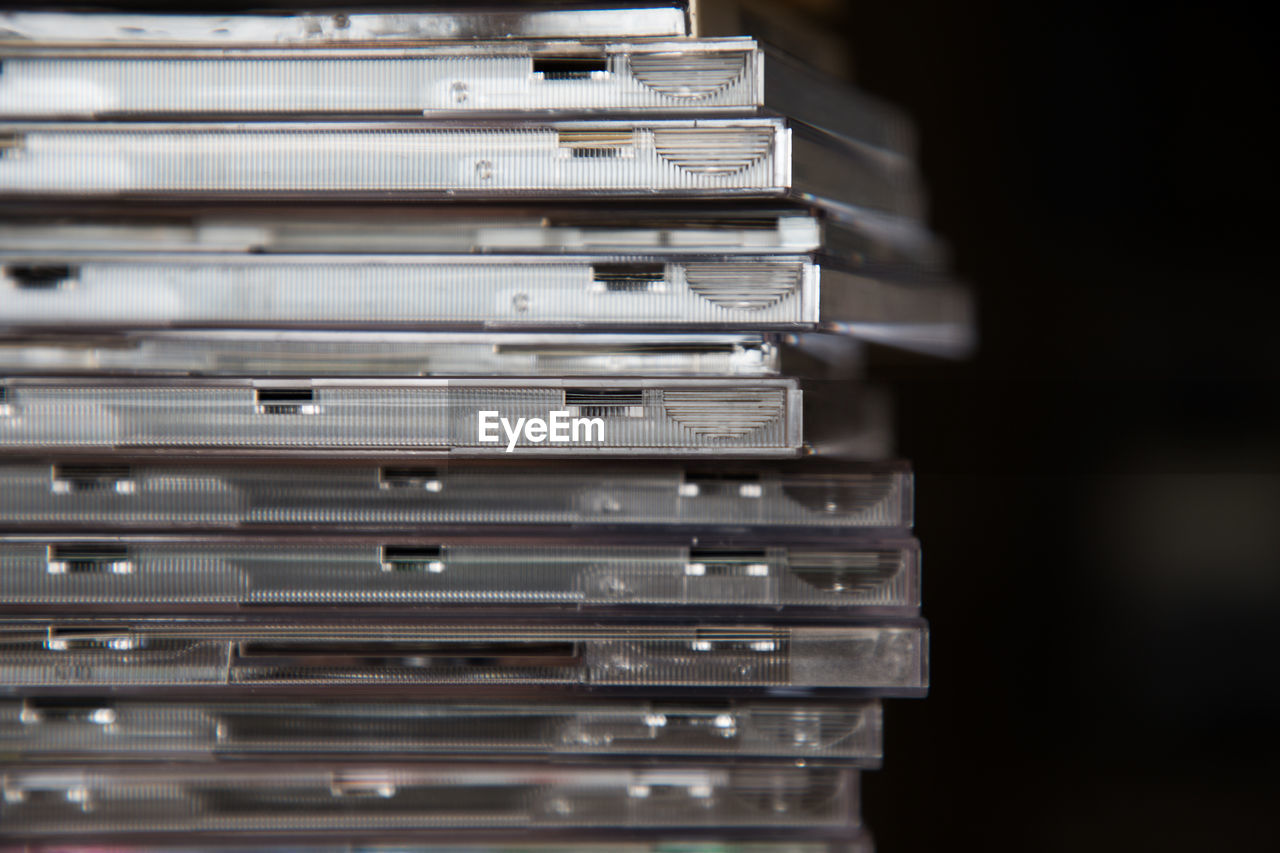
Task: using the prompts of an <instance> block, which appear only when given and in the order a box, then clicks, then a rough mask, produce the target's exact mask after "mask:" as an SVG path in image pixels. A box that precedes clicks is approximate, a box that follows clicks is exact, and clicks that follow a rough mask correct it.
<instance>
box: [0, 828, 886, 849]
mask: <svg viewBox="0 0 1280 853" xmlns="http://www.w3.org/2000/svg"><path fill="white" fill-rule="evenodd" d="M736 834H737V833H735V832H723V831H722V832H714V833H712V835H711V837H709V838H702V837H693V836H690V835H689V834H687V833H680V834H679V835H678V836H676V837H670V838H669V837H666V836H664V835H662V834H659V836H658V839H657V840H644V839H643V838H640V837H636V836H635V835H629V836H627V837H621V835H620V834H619V833H617V832H612V833H610V834H609V835H607V836H605V837H600V838H592V837H590V836H587V837H586V838H584V837H583V834H582V833H581V832H575V833H574V834H573V837H572V838H565V839H563V840H560V841H527V840H522V839H519V838H513V837H508V836H505V835H504V836H503V839H502V840H490V841H457V840H453V841H441V842H432V841H423V840H421V839H418V840H415V841H411V842H405V841H399V842H396V843H381V842H379V841H377V840H371V841H369V842H368V843H361V844H360V845H359V847H353V846H352V845H351V844H344V843H341V842H336V843H327V844H326V843H324V842H323V841H316V842H309V843H308V844H307V845H306V847H305V850H306V853H600V851H601V850H609V851H611V852H612V853H873V851H874V850H875V845H874V843H873V840H872V838H871V835H870V833H869V832H867V830H866V829H863V828H859V829H855V830H842V831H841V832H840V833H839V835H840V837H839V838H838V839H821V838H808V839H805V840H803V841H793V840H772V841H761V840H760V836H761V835H762V834H763V833H762V832H761V830H760V829H758V828H757V829H754V830H751V831H750V835H751V839H752V840H734V838H733V836H734V835H736ZM806 834H808V833H806ZM0 850H3V851H5V853H11V851H12V853H102V849H101V847H98V846H94V845H92V844H90V843H87V842H86V843H84V844H75V843H72V842H69V841H67V840H60V841H54V842H46V843H41V842H40V841H38V840H37V841H28V842H27V843H24V844H23V845H22V846H21V847H3V846H0ZM111 850H112V852H113V853H246V851H249V850H253V851H260V853H299V847H298V845H297V844H296V843H294V844H289V843H286V842H277V841H274V840H262V839H261V838H260V839H258V840H257V841H254V842H247V841H244V840H241V841H240V842H239V843H237V842H236V840H235V839H227V838H218V839H217V841H216V843H215V842H211V841H206V842H204V843H202V844H200V845H199V846H198V847H192V846H183V842H181V841H177V842H174V843H171V844H154V843H140V842H138V841H136V840H131V841H130V843H128V844H121V843H117V844H113V845H112V847H111Z"/></svg>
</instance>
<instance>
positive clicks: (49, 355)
mask: <svg viewBox="0 0 1280 853" xmlns="http://www.w3.org/2000/svg"><path fill="white" fill-rule="evenodd" d="M100 372H101V373H119V374H126V375H128V374H156V375H161V374H170V375H173V374H177V375H182V374H188V375H211V376H212V375H231V376H245V375H258V376H299V377H310V376H344V375H349V376H380V375H381V376H680V375H684V376H776V375H777V374H778V372H779V351H778V345H777V344H776V343H774V342H773V341H772V340H769V339H767V338H764V337H761V336H759V335H698V336H681V335H627V334H613V335H602V334H594V335H593V334H581V335H574V334H562V335H547V334H542V335H539V334H524V335H521V334H511V333H507V334H504V333H501V332H489V333H465V332H464V333H460V334H446V333H430V332H427V333H421V334H419V333H412V332H334V333H328V332H305V331H302V332H293V333H288V332H265V331H264V332H256V333H255V332H249V331H243V330H240V331H227V332H206V333H200V332H196V331H191V330H188V331H185V332H179V333H165V332H155V333H151V334H146V333H138V334H123V335H120V336H119V337H109V338H105V339H104V338H103V337H102V336H93V337H89V338H87V339H78V338H75V337H67V336H59V337H57V338H50V337H41V338H32V337H27V338H9V339H2V338H0V374H9V375H17V374H73V373H74V374H85V373H100Z"/></svg>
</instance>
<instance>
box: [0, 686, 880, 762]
mask: <svg viewBox="0 0 1280 853" xmlns="http://www.w3.org/2000/svg"><path fill="white" fill-rule="evenodd" d="M0 748H3V750H4V752H5V754H7V755H10V756H14V757H16V759H17V760H22V761H27V762H31V761H59V762H63V761H65V762H83V761H86V760H93V761H112V760H115V761H121V760H148V759H150V760H155V759H160V758H169V759H175V760H183V759H187V760H200V759H206V758H213V757H217V758H239V759H245V758H250V757H253V756H255V755H275V756H279V757H280V758H282V759H283V758H287V757H295V758H308V757H313V756H316V755H325V756H343V755H353V756H364V757H368V756H374V755H377V756H393V757H397V758H406V757H409V756H414V757H429V756H432V755H458V756H460V757H468V756H473V755H476V754H489V755H510V756H531V757H546V756H551V755H559V756H566V755H572V756H579V757H584V758H585V757H589V756H601V757H605V756H627V755H646V756H672V755H679V756H686V757H694V756H702V757H707V758H735V759H749V758H789V759H806V758H808V759H826V760H838V761H840V762H841V763H844V762H854V763H856V764H857V766H859V767H874V766H876V765H877V764H879V761H880V756H881V715H880V704H879V703H878V702H876V701H874V700H873V701H866V702H846V703H841V704H838V705H837V704H830V703H822V702H815V703H796V702H791V701H783V702H758V701H757V702H748V701H740V702H714V703H710V704H706V705H700V704H697V703H691V702H687V701H685V702H637V701H632V700H624V699H619V700H615V701H614V702H612V703H607V704H606V703H601V702H591V701H579V702H574V703H559V704H547V703H529V702H520V701H504V702H497V701H494V702H487V703H485V702H447V701H442V702H433V703H421V702H387V701H379V702H368V703H359V704H352V703H319V702H306V701H294V702H280V703H267V702H261V701H257V702H253V701H245V702H236V703H216V702H203V701H202V702H188V703H177V702H163V701H161V702H151V701H130V700H122V699H116V698H88V699H85V698H66V697H45V698H33V699H27V700H24V701H8V702H0Z"/></svg>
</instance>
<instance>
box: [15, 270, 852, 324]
mask: <svg viewBox="0 0 1280 853" xmlns="http://www.w3.org/2000/svg"><path fill="white" fill-rule="evenodd" d="M668 260H669V259H668V258H665V257H662V256H650V255H639V256H603V257H596V258H591V257H578V258H570V259H549V258H546V257H538V256H515V257H504V258H486V257H476V256H472V257H458V256H452V257H450V256H443V257H442V256H435V257H431V258H423V257H421V256H419V257H412V256H398V257H397V256H376V255H373V256H370V255H364V256H362V255H333V256H328V257H317V256H315V255H302V256H283V255H281V256H269V257H264V256H251V255H244V256H205V257H195V258H191V257H187V258H185V259H182V258H179V259H177V260H173V259H166V258H165V257H164V256H163V255H160V256H150V257H147V256H134V257H125V258H114V259H113V258H106V257H97V258H92V259H83V260H78V259H76V258H73V257H67V256H62V257H52V258H38V259H32V258H30V257H18V258H0V261H3V275H4V278H3V280H0V295H2V296H3V299H0V325H4V324H8V325H12V326H17V327H24V328H49V327H59V328H61V327H65V326H68V325H70V326H78V327H94V328H98V327H104V326H105V327H111V328H137V327H143V326H145V327H154V326H236V325H251V326H256V325H271V326H274V327H286V328H288V327H292V328H297V327H307V326H329V327H333V326H340V327H366V328H367V327H371V326H376V327H379V328H386V327H389V326H390V327H400V328H404V327H413V328H451V327H452V328H456V327H471V328H474V327H508V328H531V327H540V326H550V327H575V328H576V327H582V326H583V325H585V324H591V326H592V328H593V329H594V328H599V327H610V328H626V327H636V326H648V327H657V328H661V329H670V328H673V327H685V328H687V327H690V326H704V327H708V326H714V327H722V328H723V327H731V328H732V329H733V330H734V331H738V330H742V329H753V328H761V327H763V328H770V327H792V328H794V327H799V326H812V325H814V324H816V323H817V322H818V321H819V316H818V268H817V266H816V265H814V264H812V263H810V262H809V261H808V259H807V258H804V257H786V256H782V257H776V256H774V257H765V258H756V259H754V260H752V261H750V262H746V263H740V262H734V261H724V260H719V259H714V258H706V259H701V260H692V259H691V260H687V261H681V262H678V263H668V262H667V261H668ZM6 291H7V292H6ZM841 319H845V318H841ZM848 319H857V318H856V317H854V318H848Z"/></svg>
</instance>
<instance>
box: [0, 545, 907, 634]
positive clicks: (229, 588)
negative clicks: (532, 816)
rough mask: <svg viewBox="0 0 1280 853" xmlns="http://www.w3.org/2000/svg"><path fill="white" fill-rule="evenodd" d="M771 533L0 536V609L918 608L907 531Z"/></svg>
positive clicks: (606, 611) (850, 610)
mask: <svg viewBox="0 0 1280 853" xmlns="http://www.w3.org/2000/svg"><path fill="white" fill-rule="evenodd" d="M663 533H664V534H665V531H663ZM778 536H779V531H778V530H777V528H757V529H752V530H751V531H749V532H747V533H743V534H739V535H736V536H734V537H733V538H732V539H730V540H729V542H730V544H727V545H719V544H716V540H715V539H714V538H713V537H711V536H692V537H688V538H685V539H684V540H683V542H680V541H679V540H676V541H672V539H671V537H670V535H669V534H665V535H664V536H653V537H651V538H650V539H649V542H647V543H646V544H635V543H634V542H631V543H628V542H626V540H625V539H623V541H615V539H616V538H617V537H603V536H600V535H599V534H595V535H592V536H590V537H582V536H581V535H576V536H573V537H563V538H561V539H560V541H553V540H551V539H549V538H548V537H546V536H543V537H537V538H532V537H527V536H510V535H507V536H505V537H504V536H502V535H500V534H498V535H494V534H487V535H484V536H483V537H476V538H471V539H461V538H459V539H444V540H440V539H425V540H424V539H421V538H414V539H399V540H369V539H367V538H364V539H359V538H354V537H351V536H347V537H343V538H333V537H316V536H309V537H299V536H291V537H275V538H254V539H246V538H239V537H236V538H226V537H208V536H203V537H201V536H185V537H183V536H171V535H170V536H149V537H142V536H128V537H120V536H116V537H110V538H96V539H92V538H82V537H75V538H70V537H47V536H32V537H18V536H3V537H0V608H5V609H7V610H9V611H10V612H15V611H18V610H20V611H22V612H36V611H40V610H44V611H49V610H52V611H54V612H57V613H72V612H84V611H85V610H86V609H87V610H89V611H90V612H93V611H105V610H119V609H121V608H129V607H134V608H136V607H139V606H141V607H147V608H166V609H168V610H169V611H172V610H173V609H175V608H186V609H188V610H189V609H190V608H192V607H199V608H201V609H208V608H219V609H228V608H229V609H231V610H233V611H235V610H237V609H238V608H241V607H247V606H255V605H257V606H266V605H287V606H296V607H303V608H313V607H321V606H325V605H329V606H343V607H347V608H351V607H352V606H360V605H365V606H391V605H399V606H415V607H421V606H424V605H425V606H432V607H436V608H450V607H472V608H475V607H481V608H484V607H495V606H504V605H510V606H518V607H520V608H521V609H522V610H524V609H528V610H530V611H534V612H536V611H539V610H544V609H565V608H568V609H571V610H579V609H582V610H590V611H592V612H593V613H599V614H601V615H609V614H611V613H616V612H617V611H619V609H622V610H623V612H629V609H630V608H635V607H659V608H661V611H660V612H662V613H664V614H666V613H671V612H674V611H672V610H671V608H673V607H693V608H698V609H699V610H701V609H708V610H715V609H719V608H730V611H729V612H731V613H734V614H737V613H739V612H741V611H742V610H743V609H753V608H759V609H766V610H768V611H769V612H770V613H773V612H774V611H775V609H776V608H785V609H786V610H787V611H788V612H789V611H791V610H793V609H805V608H820V609H821V611H822V612H827V613H832V612H838V613H841V614H845V615H861V614H864V613H865V612H867V611H870V610H875V611H879V610H882V609H888V610H891V611H895V612H904V611H905V612H906V613H907V614H908V615H913V614H914V612H915V610H916V608H917V607H918V606H919V586H920V583H919V546H918V545H917V543H916V542H914V541H913V540H897V541H894V540H874V539H873V540H870V541H862V540H847V541H844V542H839V541H835V542H825V543H824V542H812V543H805V542H803V541H802V542H800V543H795V544H790V543H786V542H785V540H781V541H780V540H779V538H778ZM633 538H635V537H633ZM662 538H666V539H667V544H662V542H661V539H662ZM126 612H127V611H126Z"/></svg>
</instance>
